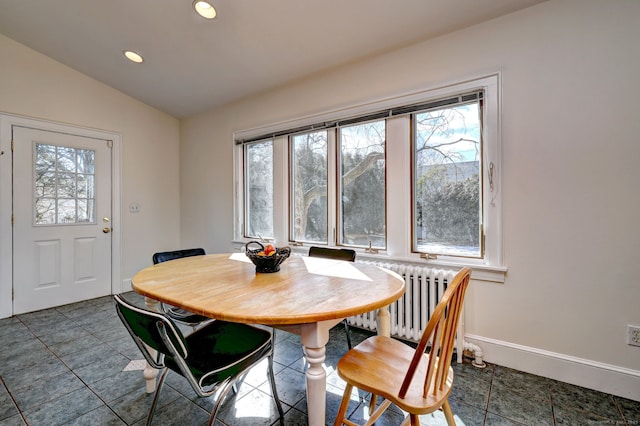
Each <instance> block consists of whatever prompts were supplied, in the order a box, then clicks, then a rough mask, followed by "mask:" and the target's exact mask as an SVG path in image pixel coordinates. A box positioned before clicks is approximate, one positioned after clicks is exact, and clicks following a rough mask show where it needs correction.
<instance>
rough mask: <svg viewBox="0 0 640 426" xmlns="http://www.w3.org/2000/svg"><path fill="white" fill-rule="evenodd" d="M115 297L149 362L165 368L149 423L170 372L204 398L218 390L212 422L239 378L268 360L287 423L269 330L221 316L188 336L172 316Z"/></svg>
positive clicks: (272, 384) (127, 327)
mask: <svg viewBox="0 0 640 426" xmlns="http://www.w3.org/2000/svg"><path fill="white" fill-rule="evenodd" d="M113 298H114V300H115V303H116V310H117V312H118V316H119V317H120V319H121V320H122V322H123V323H124V326H125V327H126V329H127V331H129V334H131V337H133V340H134V341H135V343H136V345H137V346H138V348H139V349H140V351H141V352H142V354H143V355H144V357H145V359H146V360H147V362H148V363H149V364H150V365H151V366H152V367H153V368H157V369H160V370H162V371H161V374H160V376H159V379H158V384H157V387H156V394H155V396H154V397H153V401H152V402H151V407H150V409H149V414H148V416H147V421H146V424H147V425H149V424H151V420H152V418H153V413H154V410H155V407H156V403H157V401H158V396H159V395H160V391H161V389H162V384H163V383H164V380H165V378H166V376H167V372H168V371H169V370H171V371H174V372H175V373H178V374H179V375H181V376H183V377H184V378H186V379H187V381H188V382H189V384H190V385H191V387H192V388H193V390H194V391H195V392H196V393H197V394H198V396H200V397H208V396H211V395H214V394H216V393H217V394H218V395H217V397H216V400H215V403H214V406H213V409H212V411H211V415H210V416H209V425H212V424H213V423H214V422H215V420H216V416H217V413H218V410H219V408H220V405H221V404H222V402H223V401H224V399H225V397H226V396H227V394H228V392H229V390H231V389H232V387H233V385H234V384H235V383H236V381H237V380H238V379H239V378H240V377H242V376H243V375H244V374H245V373H247V372H248V371H249V369H251V368H252V367H253V366H255V365H256V364H258V363H259V362H260V361H262V360H263V359H265V358H267V359H268V363H269V365H268V376H269V382H270V384H271V391H272V393H273V399H274V400H275V402H276V406H277V408H278V413H279V415H280V423H281V424H283V411H282V405H281V404H280V400H279V399H278V393H277V391H276V384H275V379H274V376H273V345H274V343H273V334H272V333H271V332H270V331H269V330H265V329H262V328H258V327H253V326H250V325H247V324H239V323H232V322H227V321H222V320H216V321H212V322H210V323H208V324H207V325H205V326H204V327H202V328H200V329H198V330H197V331H195V332H193V333H192V334H189V335H188V336H186V337H185V336H184V335H183V334H182V332H181V331H180V329H179V328H178V327H177V326H176V324H175V323H174V322H173V321H172V320H171V318H169V317H168V316H167V315H164V314H162V313H160V312H152V311H149V310H146V309H142V308H139V307H137V306H134V305H132V304H130V303H129V302H127V301H126V300H125V299H124V298H122V297H121V296H120V295H115V296H114V297H113ZM148 348H151V349H152V350H154V351H155V352H156V354H152V353H151V352H152V351H150V350H149V349H148Z"/></svg>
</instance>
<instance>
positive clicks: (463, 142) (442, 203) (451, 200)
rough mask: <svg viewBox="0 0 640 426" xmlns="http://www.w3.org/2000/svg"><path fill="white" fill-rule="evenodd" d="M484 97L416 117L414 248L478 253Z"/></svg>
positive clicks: (445, 252) (480, 223)
mask: <svg viewBox="0 0 640 426" xmlns="http://www.w3.org/2000/svg"><path fill="white" fill-rule="evenodd" d="M480 113H481V111H480V101H476V102H474V103H471V104H466V105H457V106H454V107H448V108H442V109H437V110H431V111H428V112H424V113H419V114H415V115H414V153H413V158H414V181H413V185H414V199H415V201H414V203H415V204H414V217H415V224H414V250H415V251H418V252H424V253H432V254H445V255H447V254H449V255H460V256H471V257H480V256H481V255H482V250H481V228H482V215H481V212H482V204H481V203H482V197H481V180H480V176H482V174H481V158H482V154H481V153H482V150H481V139H480V135H481V128H480V123H481V120H480Z"/></svg>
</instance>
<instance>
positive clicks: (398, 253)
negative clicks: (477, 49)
mask: <svg viewBox="0 0 640 426" xmlns="http://www.w3.org/2000/svg"><path fill="white" fill-rule="evenodd" d="M500 84H501V77H500V74H499V73H495V74H490V75H486V76H482V77H478V78H473V79H469V80H467V81H463V82H452V83H450V84H443V85H441V86H439V87H434V88H431V89H428V90H422V91H416V92H412V93H408V94H404V95H398V96H395V97H391V98H386V99H378V100H371V101H370V102H363V103H361V104H359V105H355V106H353V107H350V108H341V109H339V110H333V111H326V112H322V113H319V114H315V115H313V116H307V117H302V118H293V119H291V120H288V121H285V122H280V123H277V124H273V125H268V126H263V127H257V128H253V129H247V130H243V131H238V132H235V133H234V134H233V139H234V141H235V144H236V148H235V149H234V151H233V152H234V222H235V223H234V244H235V246H236V247H237V248H240V247H242V246H243V245H244V243H246V241H247V239H246V238H244V237H243V232H242V231H243V229H244V224H243V220H244V219H243V218H244V211H243V210H244V208H243V207H244V206H243V202H242V200H243V199H244V194H243V184H242V182H243V173H244V171H243V167H242V162H243V149H242V146H243V143H244V142H245V141H249V140H251V138H255V137H258V136H261V135H262V136H264V135H266V134H271V135H272V136H271V137H272V139H273V150H274V152H273V161H274V164H273V171H274V176H273V179H274V203H273V206H274V218H273V223H274V236H273V240H275V241H276V243H277V244H280V245H287V244H289V245H294V246H295V245H296V244H294V243H293V242H292V241H291V240H290V239H289V238H290V232H289V221H288V216H289V213H288V212H289V211H290V210H289V208H290V207H289V205H290V199H289V176H288V174H289V172H290V164H289V158H288V157H289V143H288V139H289V138H288V135H289V134H292V133H294V132H295V130H294V129H298V130H297V132H301V131H304V129H303V127H305V126H308V128H309V130H311V129H313V126H314V125H316V124H317V123H331V122H337V121H340V120H343V119H344V118H345V117H357V116H365V115H366V114H374V113H376V112H379V111H381V110H383V109H386V108H398V107H403V106H407V105H413V104H419V103H424V102H429V101H432V100H435V99H438V98H443V97H447V96H452V95H457V94H462V93H465V92H470V91H474V90H483V91H484V96H483V98H484V99H483V117H482V118H483V128H482V141H483V153H482V161H483V163H484V167H483V177H482V179H483V182H484V185H483V193H482V196H483V217H484V224H483V225H484V257H483V258H479V259H475V258H464V257H458V256H444V255H440V256H437V258H436V259H432V258H428V256H424V255H422V256H421V255H420V254H419V253H415V252H413V251H412V239H413V232H412V229H411V228H412V223H413V222H412V221H413V217H412V216H413V212H412V210H413V208H412V207H411V206H412V199H411V197H412V190H411V181H412V178H413V177H412V176H411V169H412V166H411V164H412V163H411V162H412V158H411V153H412V147H411V129H410V127H411V126H410V124H408V121H410V115H409V114H406V115H400V116H397V117H389V118H387V123H386V127H387V149H386V160H385V163H386V164H385V165H386V186H387V196H386V221H387V248H386V250H380V251H379V253H368V252H365V250H357V251H358V258H359V259H371V260H379V261H402V262H412V263H421V264H424V263H427V264H429V265H432V266H435V267H443V268H447V267H449V268H452V267H453V268H457V267H460V266H471V267H472V268H473V269H474V279H479V280H485V281H492V282H504V276H505V273H506V270H507V268H506V267H505V266H504V263H503V262H504V258H503V242H502V240H503V238H502V185H501V172H502V163H501V144H502V142H501V128H500V126H501V120H500V115H501V112H500V107H501V86H500ZM287 129H290V130H289V131H287ZM331 134H334V136H330V135H331ZM329 137H336V135H335V132H329ZM335 145H336V144H335V143H329V147H332V146H333V147H335ZM328 159H329V163H330V164H329V170H332V169H335V164H331V162H336V161H337V159H336V153H335V152H333V153H331V152H329V153H328ZM335 179H336V176H333V181H332V178H330V179H329V185H331V187H330V188H332V189H330V190H332V191H337V185H336V182H335ZM334 195H335V194H329V196H328V201H329V203H331V200H333V203H334V205H333V206H331V205H329V206H328V212H329V213H330V214H329V224H328V230H329V244H328V245H329V246H335V245H336V243H337V241H336V229H337V228H336V227H337V223H335V216H336V215H337V205H335V203H336V201H335V196H334ZM407 206H408V207H407ZM331 212H335V214H333V215H332V214H331ZM332 216H333V218H332ZM307 249H308V248H307V247H305V248H304V249H299V251H300V252H304V251H305V250H307ZM295 250H297V249H296V247H294V251H295ZM425 257H427V258H425Z"/></svg>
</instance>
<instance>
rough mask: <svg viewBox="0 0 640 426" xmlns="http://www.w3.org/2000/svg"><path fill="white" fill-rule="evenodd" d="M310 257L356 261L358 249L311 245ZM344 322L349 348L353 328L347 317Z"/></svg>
mask: <svg viewBox="0 0 640 426" xmlns="http://www.w3.org/2000/svg"><path fill="white" fill-rule="evenodd" d="M309 257H324V258H325V259H336V260H346V261H347V262H355V261H356V251H355V250H351V249H334V248H328V247H317V246H311V247H309ZM342 323H343V324H344V331H345V333H347V345H349V349H351V348H352V346H351V330H349V322H348V321H347V319H346V318H345V319H344V320H343V321H342Z"/></svg>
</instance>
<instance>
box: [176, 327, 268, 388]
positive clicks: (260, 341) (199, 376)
mask: <svg viewBox="0 0 640 426" xmlns="http://www.w3.org/2000/svg"><path fill="white" fill-rule="evenodd" d="M185 341H186V347H187V363H188V364H189V368H190V370H191V373H192V374H193V376H194V377H195V379H196V380H197V381H198V382H199V384H200V386H201V387H203V388H204V387H208V386H211V385H215V384H216V383H218V382H221V381H222V380H224V379H226V378H227V377H230V376H233V375H234V374H237V373H238V372H240V371H242V370H244V369H245V368H247V367H248V366H250V365H251V364H252V363H254V362H255V361H256V360H258V359H260V358H261V357H263V356H265V355H266V354H267V353H268V352H269V351H270V350H271V333H270V332H269V331H267V330H263V329H261V328H257V327H253V326H250V325H247V324H239V323H233V322H227V321H221V320H216V321H213V322H211V323H209V324H207V325H206V326H205V327H203V328H201V329H199V330H198V331H196V332H194V333H192V334H190V335H189V336H187V337H186V338H185ZM165 363H166V366H167V367H168V368H170V369H171V370H173V371H175V372H177V373H178V374H182V373H181V372H180V368H178V366H177V365H176V363H175V361H174V360H173V359H171V358H170V357H166V358H165Z"/></svg>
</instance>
